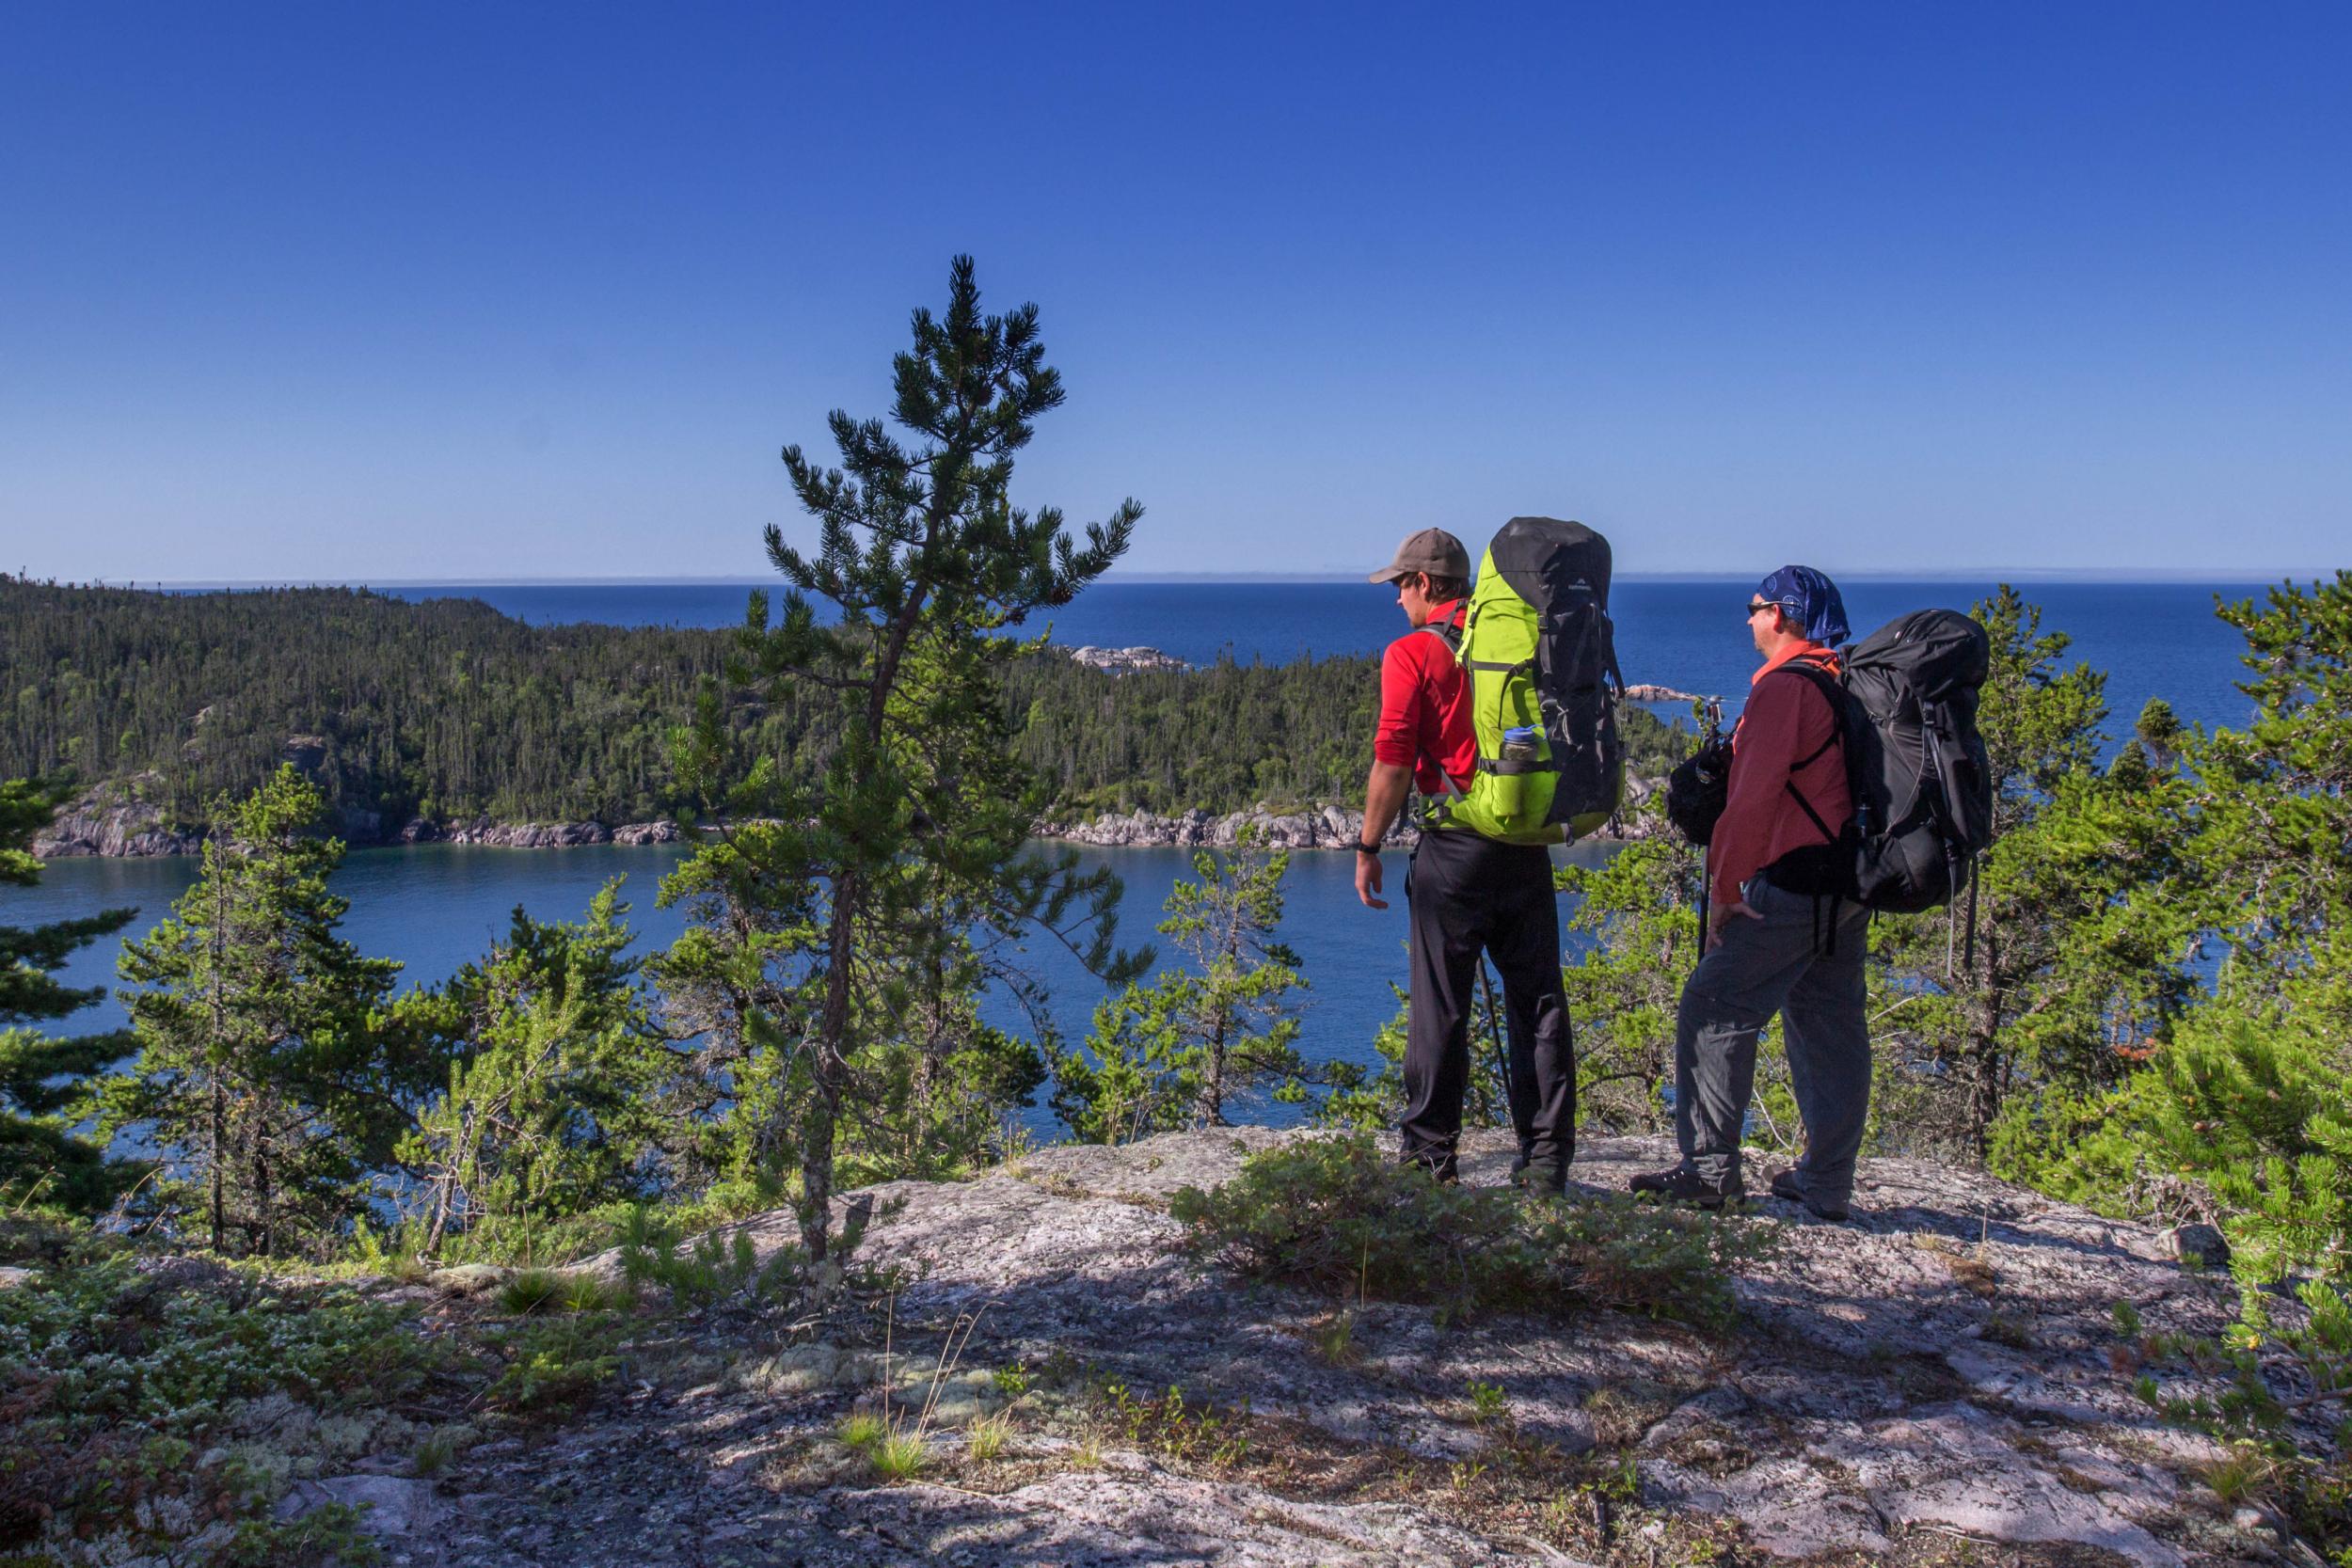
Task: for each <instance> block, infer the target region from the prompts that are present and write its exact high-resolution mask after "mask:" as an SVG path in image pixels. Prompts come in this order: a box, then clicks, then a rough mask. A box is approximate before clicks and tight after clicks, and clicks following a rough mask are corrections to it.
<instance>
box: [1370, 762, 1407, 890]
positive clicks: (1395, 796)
mask: <svg viewBox="0 0 2352 1568" xmlns="http://www.w3.org/2000/svg"><path fill="white" fill-rule="evenodd" d="M1412 787H1413V770H1412V769H1411V768H1399V767H1397V766H1396V765H1395V764H1394V763H1390V762H1375V763H1374V764H1373V765H1372V774H1371V776H1370V777H1369V778H1367V779H1366V780H1365V781H1364V827H1363V837H1361V838H1359V839H1358V840H1357V841H1356V844H1357V849H1356V896H1357V897H1359V898H1360V899H1362V900H1363V901H1364V903H1365V904H1366V905H1367V906H1369V907H1370V908H1373V909H1375V910H1385V909H1387V908H1388V907H1389V901H1388V900H1387V899H1385V898H1383V897H1381V896H1380V857H1379V856H1377V855H1367V854H1365V853H1364V851H1363V846H1365V845H1367V844H1378V843H1379V842H1380V841H1381V840H1383V839H1385V838H1386V837H1388V834H1389V824H1390V823H1391V822H1394V821H1395V820H1396V814H1397V813H1398V812H1400V811H1402V810H1404V809H1405V797H1406V794H1407V793H1408V792H1410V791H1411V789H1412Z"/></svg>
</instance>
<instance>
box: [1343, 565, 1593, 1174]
mask: <svg viewBox="0 0 2352 1568" xmlns="http://www.w3.org/2000/svg"><path fill="white" fill-rule="evenodd" d="M1372 580H1373V581H1375V582H1380V583H1393V584H1394V585H1395V587H1396V602H1397V606H1398V608H1399V609H1401V610H1404V611H1405V618H1406V620H1407V621H1409V622H1410V623H1412V626H1413V630H1412V631H1410V632H1408V633H1406V635H1405V636H1403V637H1400V638H1398V639H1397V640H1396V641H1393V642H1391V643H1390V644H1389V648H1388V652H1387V653H1386V654H1384V655H1383V656H1382V657H1381V660H1380V724H1379V728H1378V730H1377V731H1376V732H1375V735H1374V736H1373V744H1372V755H1373V763H1372V776H1371V778H1370V779H1369V780H1368V781H1367V782H1366V784H1365V786H1364V827H1363V837H1362V839H1361V840H1360V841H1359V843H1358V844H1357V846H1356V894H1357V896H1358V897H1359V898H1361V899H1362V900H1363V901H1364V902H1365V903H1366V904H1368V905H1370V906H1371V907H1372V908H1374V909H1375V910H1385V909H1387V908H1388V907H1389V906H1388V902H1387V900H1385V899H1383V898H1382V897H1381V896H1380V891H1381V871H1380V843H1381V840H1382V839H1383V838H1385V837H1386V836H1387V834H1388V831H1389V826H1390V824H1391V823H1392V822H1394V821H1395V820H1396V817H1397V814H1398V813H1399V812H1400V811H1402V810H1403V809H1404V806H1405V801H1406V795H1407V793H1408V792H1409V791H1411V790H1412V789H1414V788H1418V789H1419V791H1420V793H1421V795H1422V798H1423V799H1435V798H1437V797H1438V796H1439V795H1442V794H1444V793H1446V792H1447V791H1448V790H1449V789H1456V788H1466V787H1467V786H1468V785H1469V784H1470V780H1471V779H1472V778H1473V777H1475V776H1476V774H1477V770H1478V736H1477V732H1476V728H1475V726H1474V725H1473V723H1472V722H1471V717H1470V682H1469V680H1468V679H1467V678H1466V676H1465V673H1464V672H1463V670H1462V668H1461V665H1460V663H1459V661H1458V658H1457V650H1458V648H1459V647H1460V643H1461V637H1462V613H1463V610H1464V608H1465V607H1464V604H1463V599H1464V597H1465V595H1467V594H1469V592H1470V552H1469V551H1467V550H1465V549H1464V548H1463V547H1462V542H1461V541H1460V540H1459V539H1456V538H1455V537H1454V535H1452V534H1451V533H1448V532H1446V531H1444V530H1443V529H1434V528H1432V529H1423V530H1422V531H1420V532H1419V533H1416V534H1413V535H1411V536H1410V537H1409V538H1407V539H1406V541H1405V542H1404V543H1403V544H1401V545H1399V546H1397V551H1396V559H1395V560H1394V561H1392V562H1390V563H1389V564H1388V565H1387V566H1385V567H1383V568H1382V569H1381V570H1379V571H1377V572H1375V573H1373V574H1372ZM1405 892H1406V906H1407V910H1408V916H1409V918H1408V921H1407V928H1408V930H1409V933H1410V955H1411V957H1410V967H1411V971H1412V989H1411V999H1410V1003H1409V1006H1408V1011H1407V1023H1406V1044H1405V1116H1404V1120H1403V1123H1402V1125H1401V1127H1400V1129H1399V1131H1400V1132H1401V1134H1402V1138H1403V1146H1404V1157H1405V1159H1406V1161H1407V1162H1408V1163H1411V1164H1421V1165H1424V1166H1426V1167H1427V1168H1428V1169H1429V1170H1430V1171H1431V1172H1432V1173H1433V1174H1434V1175H1436V1176H1437V1177H1438V1180H1448V1181H1450V1180H1453V1179H1454V1145H1455V1143H1456V1141H1457V1140H1458V1139H1459V1137H1460V1136H1461V1131H1462V1100H1463V1095H1464V1093H1465V1091H1466V1090H1467V1089H1468V1088H1469V1085H1470V999H1471V996H1472V994H1473V990H1474V988H1475V987H1476V985H1477V976H1478V965H1479V958H1480V955H1481V954H1482V953H1484V954H1486V955H1487V956H1489V957H1491V958H1493V959H1494V961H1495V968H1496V969H1497V970H1498V971H1500V972H1501V974H1502V1001H1503V1011H1504V1014H1505V1016H1506V1018H1507V1020H1508V1027H1509V1032H1510V1042H1511V1043H1510V1059H1509V1062H1508V1064H1507V1088H1508V1093H1509V1097H1510V1101H1511V1120H1512V1122H1513V1124H1514V1128H1515V1130H1516V1131H1517V1132H1518V1139H1519V1158H1518V1164H1517V1165H1516V1166H1514V1167H1513V1169H1514V1174H1515V1175H1520V1176H1523V1177H1524V1178H1525V1179H1526V1180H1528V1181H1529V1182H1530V1184H1532V1185H1535V1186H1538V1187H1541V1188H1542V1189H1544V1190H1546V1191H1550V1192H1558V1191H1559V1190H1560V1189H1561V1188H1562V1187H1564V1186H1565V1184H1566V1182H1567V1176H1568V1161H1569V1160H1570V1159H1571V1158H1572V1157H1573V1156H1574V1154H1575V1149H1576V1065H1575V1058H1574V1055H1573V1053H1572V1049H1571V1045H1570V1040H1569V1036H1568V998H1567V993H1566V991H1565V990H1564V989H1563V987H1562V985H1561V980H1560V905H1559V900H1558V895H1556V894H1555V893H1554V892H1553V890H1552V883H1551V856H1550V854H1549V852H1548V851H1547V850H1546V849H1545V848H1544V847H1542V846H1541V845H1519V844H1498V843H1496V842H1495V841H1494V840H1492V839H1488V838H1482V837H1480V836H1479V835H1478V834H1476V833H1474V832H1470V831H1469V830H1467V829H1464V828H1441V829H1433V830H1424V831H1423V832H1422V835H1421V841H1420V843H1419V844H1417V845H1416V846H1415V847H1414V849H1413V858H1412V861H1411V863H1409V865H1408V867H1407V869H1406V877H1405Z"/></svg>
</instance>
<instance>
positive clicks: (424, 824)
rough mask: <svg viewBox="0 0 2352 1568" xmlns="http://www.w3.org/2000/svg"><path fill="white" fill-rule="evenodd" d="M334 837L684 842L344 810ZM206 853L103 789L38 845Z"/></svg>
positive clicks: (602, 828) (629, 827) (153, 812)
mask: <svg viewBox="0 0 2352 1568" xmlns="http://www.w3.org/2000/svg"><path fill="white" fill-rule="evenodd" d="M334 829H335V832H337V833H338V834H340V835H341V836H342V839H343V840H344V842H346V843H348V844H350V845H352V846H353V847H362V848H364V847H374V846H377V845H389V844H472V845H483V846H486V847H496V848H501V849H568V848H572V847H576V846H580V845H590V844H628V845H638V844H675V843H677V842H678V841H679V840H680V839H682V838H684V837H685V834H684V833H683V832H681V831H680V830H679V828H678V825H677V824H676V823H675V822H672V821H669V820H667V819H666V818H665V819H661V820H657V821H652V822H624V823H622V824H620V825H619V826H618V827H608V826H607V825H606V824H604V823H602V822H494V821H492V820H491V819H490V818H489V817H486V816H477V817H472V818H469V819H465V820H460V821H452V822H435V821H429V820H427V819H426V818H424V817H421V816H419V817H412V818H410V819H409V820H408V821H407V822H406V823H405V824H403V825H402V826H401V827H399V828H396V829H389V828H388V825H387V824H386V822H385V820H384V818H383V816H381V815H380V814H378V813H375V812H372V811H355V810H351V809H348V808H346V809H344V810H343V811H342V812H340V813H338V814H337V816H336V819H335V824H334ZM203 847H204V834H203V832H202V831H201V830H200V829H197V828H192V827H188V826H185V825H183V824H180V823H173V822H167V821H166V820H165V818H164V812H163V808H162V807H161V806H159V805H157V804H155V803H154V802H153V801H151V800H142V799H140V798H139V796H138V794H137V792H136V789H135V786H134V787H132V788H125V787H124V786H122V785H120V784H101V785H99V786H98V787H97V788H96V789H93V790H91V791H89V792H88V793H87V794H85V795H84V796H83V797H82V798H81V799H79V800H74V801H73V802H72V803H71V804H69V805H68V806H67V807H66V808H65V810H64V811H62V812H60V813H59V814H58V815H57V819H56V821H55V822H53V823H52V824H50V826H49V828H48V830H47V831H46V832H41V833H39V834H37V835H36V836H35V837H34V839H33V844H32V850H33V853H34V855H35V856H37V857H38V858H40V859H41V860H71V859H74V858H77V857H84V856H96V857H103V858H106V859H118V860H144V859H148V858H151V857H153V856H158V855H193V854H196V853H199V851H200V850H202V848H203Z"/></svg>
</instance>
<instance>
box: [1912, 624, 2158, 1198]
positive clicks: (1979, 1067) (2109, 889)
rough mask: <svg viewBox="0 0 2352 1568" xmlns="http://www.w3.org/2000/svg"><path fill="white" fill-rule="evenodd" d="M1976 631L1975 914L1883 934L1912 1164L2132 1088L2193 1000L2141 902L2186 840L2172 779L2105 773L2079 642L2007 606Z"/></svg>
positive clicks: (1980, 1154)
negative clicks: (2073, 645)
mask: <svg viewBox="0 0 2352 1568" xmlns="http://www.w3.org/2000/svg"><path fill="white" fill-rule="evenodd" d="M1976 616H1977V619H1978V620H1979V621H1980V622H1982V623H1983V625H1984V626H1985V628H1986V630H1987V631H1988V632H1989V633H1990V634H1991V639H1992V644H1993V659H1992V671H1991V673H1990V675H1989V677H1988V678H1987V680H1986V682H1985V686H1984V691H1983V699H1982V707H1981V710H1980V713H1979V729H1980V731H1981V733H1982V734H1983V736H1984V741H1985V750H1986V752H1987V753H1988V755H1989V756H1990V758H1991V761H1992V770H1993V779H1994V813H1993V826H1994V843H1993V847H1992V848H1991V849H1990V850H1989V851H1987V853H1986V854H1985V856H1984V857H1983V860H1982V862H1981V863H1980V865H1979V885H1978V888H1977V890H1976V892H1975V895H1974V897H1973V899H1972V898H1971V895H1969V894H1967V893H1963V894H1962V895H1959V896H1958V897H1956V898H1955V899H1954V900H1953V901H1952V903H1951V904H1950V905H1948V906H1947V907H1946V908H1944V909H1941V910H1938V911H1932V912H1931V913H1929V914H1926V915H1921V916H1916V917H1913V918H1908V919H1900V918H1890V917H1881V918H1880V919H1879V920H1877V921H1876V922H1874V923H1873V927H1872V945H1873V948H1874V949H1875V951H1876V953H1877V955H1878V957H1880V958H1882V959H1883V960H1885V964H1884V967H1883V968H1878V969H1876V970H1875V971H1874V974H1873V975H1872V979H1873V982H1874V987H1875V990H1874V993H1873V997H1872V1002H1871V1011H1872V1016H1873V1018H1874V1020H1875V1021H1876V1023H1875V1025H1874V1030H1873V1036H1874V1039H1875V1040H1876V1042H1877V1043H1878V1046H1879V1051H1878V1060H1879V1063H1880V1068H1881V1070H1880V1073H1879V1084H1878V1088H1879V1115H1878V1121H1879V1124H1880V1126H1881V1128H1882V1129H1887V1128H1900V1129H1901V1130H1902V1133H1903V1140H1904V1146H1905V1148H1906V1149H1907V1150H1908V1151H1911V1152H1934V1153H1938V1154H1943V1155H1946V1156H1951V1157H1959V1158H1966V1159H1973V1160H1983V1159H1985V1158H1986V1157H1987V1155H1988V1154H1989V1153H1990V1152H1991V1151H1992V1149H1993V1147H1994V1143H1995V1141H1996V1128H1997V1127H1998V1126H1999V1124H2000V1122H2001V1119H2002V1117H2003V1115H2004V1113H2005V1111H2010V1110H2011V1109H2012V1108H2015V1109H2017V1110H2019V1111H2020V1112H2021V1113H2022V1114H2026V1115H2028V1116H2030V1115H2033V1114H2035V1113H2036V1112H2037V1111H2038V1108H2039V1104H2040V1101H2042V1099H2043V1098H2044V1097H2046V1096H2049V1095H2051V1094H2054V1093H2065V1092H2070V1091H2071V1092H2074V1093H2082V1092H2096V1091H2098V1090H2101V1089H2104V1088H2106V1087H2107V1086H2110V1085H2113V1084H2115V1083H2117V1082H2119V1081H2120V1080H2121V1079H2122V1077H2123V1075H2124V1074H2125V1073H2126V1072H2127V1071H2128V1070H2129V1069H2130V1068H2131V1066H2132V1063H2133V1061H2134V1060H2135V1059H2136V1056H2135V1054H2134V1053H2137V1052H2139V1051H2141V1050H2142V1049H2144V1046H2145V1042H2146V1040H2147V1038H2148V1037H2150V1036H2151V1035H2152V1034H2153V1033H2155V1032H2158V1031H2160V1030H2161V1029H2162V1028H2163V1027H2164V1020H2165V1019H2166V1018H2168V1017H2169V1013H2170V1011H2171V1010H2172V1009H2173V1008H2175V1007H2176V1006H2177V1005H2178V1003H2179V1000H2180V998H2181V997H2182V996H2183V995H2184V994H2185V991H2186V990H2187V987H2188V981H2187V977H2186V974H2185V970H2184V960H2185V958H2186V954H2187V947H2188V942H2189V932H2190V930H2191V928H2192V923H2191V922H2190V921H2188V920H2187V919H2186V918H2185V917H2184V915H2183V912H2182V911H2178V910H2171V911H2168V910H2166V909H2164V908H2162V907H2161V906H2154V905H2148V904H2142V903H2137V902H2135V901H2134V900H2133V899H2132V896H2131V895H2133V893H2134V892H2135V890H2137V889H2138V888H2141V887H2144V886H2147V885H2151V884H2153V883H2155V882H2159V881H2161V880H2163V879H2167V878H2169V876H2171V875H2172V874H2173V871H2174V868H2175V864H2176V858H2177V850H2178V835H2177V833H2176V832H2173V831H2171V829H2170V828H2169V826H2168V812H2169V810H2170V809H2171V807H2170V806H2169V804H2168V802H2169V800H2170V799H2171V797H2170V795H2169V791H2168V786H2167V784H2166V781H2165V780H2163V779H2161V778H2158V777H2154V776H2152V775H2150V774H2149V773H2148V772H2147V771H2145V770H2144V769H2141V770H2139V771H2137V772H2136V771H2134V770H2133V768H2132V766H2130V765H2127V766H2126V768H2124V770H2123V771H2122V772H2121V773H2116V772H2112V771H2103V770H2102V769H2101V768H2100V767H2099V766H2098V759H2099V752H2100V750H2101V746H2102V737H2101V733H2100V725H2101V724H2102V722H2103V721H2105V719H2106V702H2105V689H2106V675H2105V673H2102V672H2100V671H2096V670H2092V669H2090V668H2088V667H2086V666H2082V665H2075V666H2073V667H2071V668H2070V667H2065V666H2063V665H2062V664H2061V662H2060V660H2061V658H2062V657H2063V656H2064V654H2065V652H2066V649H2067V647H2068V645H2069V642H2070V641H2071V640H2070V639H2069V638H2068V637H2067V636H2066V634H2065V633H2063V632H2059V631H2044V630H2043V629H2042V611H2041V610H2040V609H2039V608H2038V607H2036V606H2034V605H2032V604H2030V603H2028V602H2027V601H2026V599H2025V598H2024V597H2023V596H2022V595H2021V594H2018V593H2017V591H2016V590H2015V589H2013V588H2010V587H2009V586H2006V585H2004V586H2003V587H2002V588H2001V589H2000V591H1999V592H1998V594H1995V595H1994V597H1993V598H1992V599H1990V600H1987V601H1985V602H1983V603H1980V604H1979V605H1978V606H1977V607H1976ZM1972 908H1973V911H1974V935H1973V939H1972V938H1971V937H1970V935H1969V934H1968V926H1969V922H1970V920H1971V910H1972ZM1884 1136H1885V1133H1884V1132H1883V1131H1882V1133H1881V1137H1882V1138H1884ZM2012 1173H2013V1174H2024V1172H2022V1171H2013V1172H2012Z"/></svg>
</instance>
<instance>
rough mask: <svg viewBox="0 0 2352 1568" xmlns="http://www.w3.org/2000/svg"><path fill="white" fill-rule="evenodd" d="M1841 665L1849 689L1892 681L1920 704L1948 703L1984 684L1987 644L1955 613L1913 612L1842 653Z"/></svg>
mask: <svg viewBox="0 0 2352 1568" xmlns="http://www.w3.org/2000/svg"><path fill="white" fill-rule="evenodd" d="M1845 662H1846V681H1847V684H1848V685H1849V686H1850V687H1851V686H1855V685H1867V684H1871V677H1872V676H1878V677H1880V678H1881V679H1883V678H1885V677H1889V676H1892V677H1897V678H1899V679H1900V680H1902V681H1903V682H1905V683H1906V684H1908V685H1909V686H1910V687H1911V688H1912V689H1913V690H1915V691H1916V692H1917V693H1918V696H1919V700H1920V701H1921V702H1923V703H1948V702H1952V701H1954V700H1955V699H1957V698H1958V697H1959V696H1960V695H1961V694H1962V693H1963V692H1967V693H1970V694H1972V695H1973V694H1974V693H1975V692H1976V690H1977V689H1978V688H1979V687H1981V686H1982V685H1984V681H1985V677H1986V676H1987V675H1988V674H1990V673H1992V669H1993V641H1992V639H1991V638H1989V637H1987V636H1986V635H1985V630H1984V628H1983V627H1982V626H1979V625H1978V624H1977V623H1976V622H1975V621H1973V620H1971V619H1970V618H1969V617H1967V616H1965V615H1963V614H1962V613H1961V612H1960V611H1959V610H1913V611H1912V612H1911V613H1910V614H1908V615H1899V616H1897V617H1896V618H1895V619H1894V620H1892V621H1889V622H1887V623H1886V625H1884V626H1881V627H1880V628H1879V629H1878V630H1876V631H1874V632H1872V633H1871V634H1870V635H1869V636H1867V637H1866V638H1864V639H1863V640H1862V641H1859V642H1856V643H1854V644H1853V645H1852V646H1851V647H1850V648H1848V649H1847V650H1846V661H1845ZM1971 711H1973V707H1972V709H1971Z"/></svg>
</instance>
